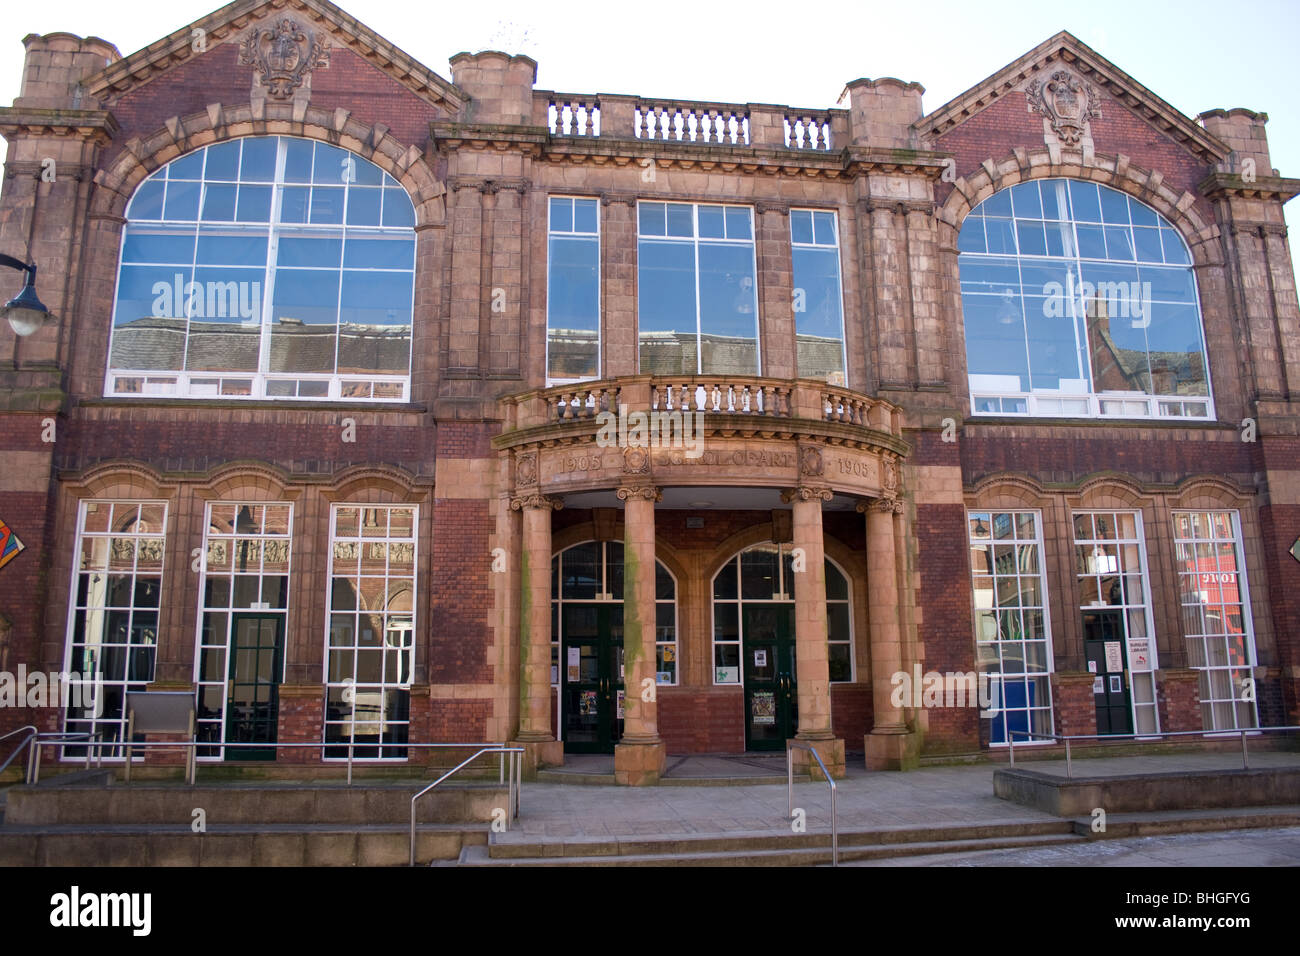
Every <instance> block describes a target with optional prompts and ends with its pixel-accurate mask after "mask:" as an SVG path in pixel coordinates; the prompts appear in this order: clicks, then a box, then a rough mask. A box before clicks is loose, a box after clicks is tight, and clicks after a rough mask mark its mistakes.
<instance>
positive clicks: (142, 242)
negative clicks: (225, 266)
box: [122, 226, 194, 268]
mask: <svg viewBox="0 0 1300 956" xmlns="http://www.w3.org/2000/svg"><path fill="white" fill-rule="evenodd" d="M122 261H123V262H158V263H172V264H175V265H183V266H185V267H186V268H188V267H189V265H190V264H191V263H192V262H193V261H194V233H193V232H192V231H190V230H188V229H187V230H186V231H185V232H174V231H170V230H165V229H159V228H157V227H154V228H151V229H142V228H141V227H139V226H127V227H126V241H125V242H124V243H123V244H122Z"/></svg>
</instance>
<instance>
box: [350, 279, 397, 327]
mask: <svg viewBox="0 0 1300 956" xmlns="http://www.w3.org/2000/svg"><path fill="white" fill-rule="evenodd" d="M339 318H340V321H341V322H344V323H347V322H352V323H357V324H360V325H409V324H410V322H411V277H410V275H409V274H408V275H393V274H391V273H385V272H355V271H352V270H349V269H344V270H343V300H342V309H341V311H340V313H339Z"/></svg>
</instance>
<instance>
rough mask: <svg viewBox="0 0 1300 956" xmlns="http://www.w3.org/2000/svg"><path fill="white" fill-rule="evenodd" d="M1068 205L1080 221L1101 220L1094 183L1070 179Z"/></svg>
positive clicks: (1099, 204)
mask: <svg viewBox="0 0 1300 956" xmlns="http://www.w3.org/2000/svg"><path fill="white" fill-rule="evenodd" d="M1070 205H1071V206H1072V207H1073V209H1074V218H1075V219H1077V220H1079V221H1080V222H1101V203H1100V200H1098V199H1097V184H1096V183H1081V182H1077V181H1075V180H1070Z"/></svg>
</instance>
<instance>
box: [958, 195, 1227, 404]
mask: <svg viewBox="0 0 1300 956" xmlns="http://www.w3.org/2000/svg"><path fill="white" fill-rule="evenodd" d="M957 246H958V250H959V253H960V256H959V268H960V272H961V300H962V312H963V315H964V319H965V328H966V364H967V372H968V373H969V376H970V395H971V411H972V413H973V414H975V415H1047V416H1078V417H1094V416H1102V417H1108V418H1165V417H1187V418H1212V417H1213V414H1214V408H1213V403H1212V401H1211V394H1210V382H1209V371H1208V366H1207V364H1206V353H1205V339H1204V336H1203V334H1202V326H1201V310H1200V306H1199V299H1198V298H1197V291H1196V278H1195V275H1194V274H1193V270H1192V267H1191V261H1192V260H1191V256H1190V255H1189V253H1188V250H1187V246H1186V244H1185V243H1184V242H1183V240H1182V237H1181V236H1180V235H1179V234H1178V231H1177V230H1176V229H1174V227H1173V226H1172V225H1171V224H1170V223H1169V221H1168V220H1166V219H1165V218H1164V217H1162V216H1161V215H1160V214H1159V213H1157V212H1155V211H1154V210H1153V209H1151V208H1150V207H1149V206H1146V205H1144V204H1142V203H1140V202H1138V201H1137V200H1136V199H1133V198H1132V197H1130V196H1127V195H1125V194H1124V193H1122V192H1120V191H1119V190H1116V189H1111V188H1110V187H1108V186H1100V185H1098V184H1096V183H1086V182H1077V181H1075V180H1067V179H1046V180H1039V181H1035V182H1028V183H1020V184H1019V185H1016V186H1012V187H1011V188H1010V189H1004V190H1002V191H1001V192H998V193H995V194H994V195H992V196H990V197H989V198H988V199H986V200H984V202H982V203H980V204H979V205H978V206H977V207H975V209H974V210H972V211H971V214H970V215H969V216H967V217H966V221H965V222H963V223H962V228H961V233H960V236H959V238H958V241H957Z"/></svg>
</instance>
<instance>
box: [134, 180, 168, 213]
mask: <svg viewBox="0 0 1300 956" xmlns="http://www.w3.org/2000/svg"><path fill="white" fill-rule="evenodd" d="M165 188H166V187H165V186H164V184H163V181H162V180H160V179H147V180H145V182H144V184H143V185H141V186H140V188H139V189H137V190H136V193H135V198H133V199H132V200H131V207H130V208H129V209H128V210H127V213H126V217H127V218H128V219H161V218H162V205H163V190H164V189H165Z"/></svg>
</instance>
